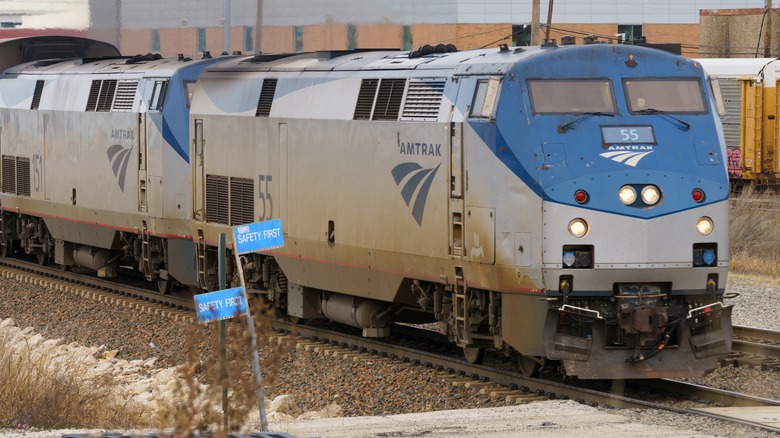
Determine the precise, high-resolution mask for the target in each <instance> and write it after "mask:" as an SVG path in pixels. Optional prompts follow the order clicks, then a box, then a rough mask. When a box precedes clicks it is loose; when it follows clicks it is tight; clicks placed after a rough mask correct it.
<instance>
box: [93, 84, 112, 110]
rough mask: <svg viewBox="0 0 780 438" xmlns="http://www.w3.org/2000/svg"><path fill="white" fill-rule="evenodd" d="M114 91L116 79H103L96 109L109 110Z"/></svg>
mask: <svg viewBox="0 0 780 438" xmlns="http://www.w3.org/2000/svg"><path fill="white" fill-rule="evenodd" d="M115 92H116V79H111V80H105V81H103V86H101V87H100V96H98V102H97V108H96V109H95V110H96V111H111V104H112V103H113V102H114V93H115Z"/></svg>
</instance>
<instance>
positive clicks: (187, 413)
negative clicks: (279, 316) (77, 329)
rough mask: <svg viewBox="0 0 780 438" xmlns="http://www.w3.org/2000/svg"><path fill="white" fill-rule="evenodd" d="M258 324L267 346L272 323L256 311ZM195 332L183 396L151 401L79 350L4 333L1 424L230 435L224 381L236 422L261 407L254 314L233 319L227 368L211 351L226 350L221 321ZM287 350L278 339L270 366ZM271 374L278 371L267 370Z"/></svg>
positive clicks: (178, 390)
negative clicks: (93, 366) (134, 396)
mask: <svg viewBox="0 0 780 438" xmlns="http://www.w3.org/2000/svg"><path fill="white" fill-rule="evenodd" d="M253 304H254V305H255V306H262V305H261V304H258V303H253ZM253 308H255V309H257V308H258V307H253ZM253 313H255V312H253ZM255 327H256V331H257V333H258V336H260V337H261V341H260V344H261V346H262V344H263V342H262V338H263V336H262V335H263V333H264V332H266V333H267V330H268V328H267V327H264V324H263V322H262V320H261V319H259V318H255ZM187 339H188V341H187V345H186V346H183V347H184V348H186V350H187V352H188V356H189V358H188V360H187V363H186V364H183V365H182V366H181V367H180V368H179V371H180V375H179V377H180V378H179V379H178V380H177V383H178V386H177V387H175V388H174V389H173V394H174V396H173V397H172V399H173V400H175V401H174V402H173V403H171V405H169V406H158V407H157V408H156V409H150V408H149V407H147V406H145V405H143V404H141V403H130V402H128V401H127V400H128V399H129V397H128V396H126V395H125V390H124V388H123V385H122V384H121V383H120V382H118V381H116V380H115V379H114V377H113V376H111V375H110V374H103V375H97V376H92V374H91V373H90V372H89V370H88V368H89V367H88V366H87V365H84V364H82V363H81V361H80V360H79V359H78V358H73V357H71V358H68V359H63V357H64V356H62V355H57V354H55V353H53V352H52V350H51V349H39V348H36V346H33V345H27V344H26V343H22V344H21V345H20V342H19V340H18V338H16V339H12V338H11V337H6V336H3V335H0V428H16V427H20V426H22V427H25V428H27V427H32V428H36V429H43V430H52V429H64V428H69V429H114V430H117V429H121V430H131V429H135V430H137V429H142V428H150V429H156V430H162V429H172V430H174V431H176V432H175V434H176V435H177V436H182V437H186V436H192V435H194V434H196V433H198V434H205V433H208V434H211V436H214V437H224V436H227V434H228V432H227V431H225V430H224V428H223V427H222V424H223V414H222V388H223V387H224V388H227V390H228V394H229V409H228V412H229V418H228V420H229V424H230V425H231V426H230V429H232V430H235V428H236V427H237V426H241V425H243V424H246V422H247V418H248V416H249V415H250V414H256V413H257V412H258V405H257V396H256V390H255V388H256V387H255V381H254V375H253V373H252V365H251V364H252V361H251V355H250V351H249V348H248V345H249V339H248V336H247V330H246V319H245V317H240V318H236V319H234V320H232V321H231V322H230V323H228V329H227V336H226V339H227V342H226V360H225V367H224V368H223V367H222V366H221V364H220V361H218V360H215V358H213V357H207V355H204V354H203V352H204V346H207V345H209V344H211V345H212V351H219V348H218V345H217V344H218V336H217V323H211V324H209V325H207V326H203V325H198V324H193V325H192V326H191V327H190V333H189V334H188V336H187ZM286 351H287V347H284V346H282V347H275V348H274V349H273V353H272V355H271V356H270V357H269V356H266V357H263V358H261V361H262V366H263V370H264V372H267V371H269V369H270V370H274V369H278V366H279V361H280V357H281V356H283V355H284V354H285V352H286ZM268 377H271V378H273V375H271V376H268V375H265V374H264V375H263V378H264V379H266V378H268ZM264 383H265V382H264ZM264 386H265V385H264ZM266 408H267V406H266Z"/></svg>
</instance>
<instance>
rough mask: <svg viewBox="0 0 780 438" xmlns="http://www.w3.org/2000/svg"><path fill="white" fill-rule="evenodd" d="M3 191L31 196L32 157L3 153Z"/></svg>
mask: <svg viewBox="0 0 780 438" xmlns="http://www.w3.org/2000/svg"><path fill="white" fill-rule="evenodd" d="M2 170H3V193H10V194H13V195H17V196H26V197H30V159H29V158H27V157H13V156H10V155H3V169H2Z"/></svg>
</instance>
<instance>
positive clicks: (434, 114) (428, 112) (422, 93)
mask: <svg viewBox="0 0 780 438" xmlns="http://www.w3.org/2000/svg"><path fill="white" fill-rule="evenodd" d="M443 95H444V81H415V80H411V81H409V89H408V90H407V91H406V102H405V103H404V111H403V113H402V114H401V120H419V121H432V122H435V121H436V119H438V116H439V107H441V99H442V96H443Z"/></svg>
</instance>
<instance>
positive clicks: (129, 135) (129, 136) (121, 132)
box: [111, 129, 135, 140]
mask: <svg viewBox="0 0 780 438" xmlns="http://www.w3.org/2000/svg"><path fill="white" fill-rule="evenodd" d="M111 138H112V139H114V140H135V132H134V131H131V130H129V129H112V130H111Z"/></svg>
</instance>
